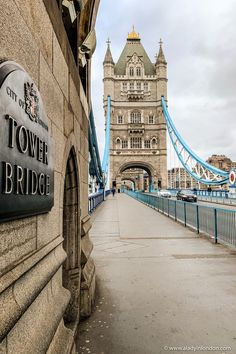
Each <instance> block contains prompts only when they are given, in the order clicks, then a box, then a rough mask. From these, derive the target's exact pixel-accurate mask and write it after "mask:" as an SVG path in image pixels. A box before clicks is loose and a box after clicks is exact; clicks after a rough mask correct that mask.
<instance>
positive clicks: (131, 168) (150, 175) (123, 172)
mask: <svg viewBox="0 0 236 354" xmlns="http://www.w3.org/2000/svg"><path fill="white" fill-rule="evenodd" d="M144 171H145V172H144ZM142 175H143V177H142ZM127 178H128V179H130V178H131V179H133V180H134V181H135V188H136V190H137V189H141V190H146V191H152V190H153V189H157V188H161V178H160V177H159V175H158V174H157V172H156V171H155V169H154V167H153V166H152V165H151V164H149V163H145V162H141V161H140V162H139V161H133V162H132V161H131V162H126V163H124V164H123V165H121V166H120V168H119V170H118V173H117V175H116V180H115V182H116V186H117V189H119V188H120V187H121V184H122V180H125V179H127ZM141 178H142V179H143V181H142V183H140V179H141ZM145 183H146V185H145Z"/></svg>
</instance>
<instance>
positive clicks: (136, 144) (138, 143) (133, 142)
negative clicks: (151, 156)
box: [130, 136, 142, 149]
mask: <svg viewBox="0 0 236 354" xmlns="http://www.w3.org/2000/svg"><path fill="white" fill-rule="evenodd" d="M130 147H131V149H141V148H142V138H141V137H139V136H133V137H131V138H130Z"/></svg>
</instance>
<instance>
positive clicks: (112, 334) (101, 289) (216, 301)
mask: <svg viewBox="0 0 236 354" xmlns="http://www.w3.org/2000/svg"><path fill="white" fill-rule="evenodd" d="M93 219H94V220H93V227H92V230H91V237H92V240H93V243H94V251H93V257H94V259H95V263H96V272H97V289H98V293H97V301H96V307H95V311H94V313H93V314H92V316H91V317H90V318H89V319H88V320H86V321H84V322H82V323H81V324H80V326H79V328H80V329H79V336H78V338H79V339H78V347H79V353H80V354H84V353H91V354H159V353H163V354H164V353H172V352H173V351H174V349H172V348H171V347H179V349H178V353H186V352H188V351H186V346H188V347H192V348H193V347H200V349H201V350H200V349H199V351H200V352H201V353H210V352H212V349H211V350H210V351H208V350H207V348H206V347H207V346H208V347H211V348H212V347H230V348H231V352H232V353H236V334H235V317H236V272H235V269H236V255H235V252H233V250H230V249H229V248H226V247H224V246H222V245H215V244H213V243H211V242H210V241H209V240H208V239H205V238H203V237H199V236H197V234H196V233H194V232H192V231H190V230H189V229H187V228H184V227H183V226H181V225H180V224H178V223H176V222H174V221H173V220H171V219H169V218H167V217H166V216H163V215H161V214H159V213H158V212H157V211H155V210H153V209H151V208H149V207H147V206H146V205H144V204H142V203H140V202H138V201H136V200H134V199H133V198H131V197H129V196H127V195H124V194H120V195H119V194H118V195H116V196H115V197H112V196H110V197H109V198H108V200H107V201H106V202H105V203H103V204H102V205H101V206H100V207H99V208H98V210H97V211H96V212H95V213H94V215H93ZM181 347H182V349H181ZM228 350H229V348H221V349H220V350H215V351H214V352H216V353H221V354H222V353H226V352H227V351H228ZM190 352H193V349H191V351H190Z"/></svg>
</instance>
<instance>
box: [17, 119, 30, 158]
mask: <svg viewBox="0 0 236 354" xmlns="http://www.w3.org/2000/svg"><path fill="white" fill-rule="evenodd" d="M16 143H17V146H18V149H19V151H20V152H22V153H23V154H25V153H26V151H27V150H28V135H27V130H26V128H25V127H24V126H23V125H21V126H20V127H18V128H17V131H16Z"/></svg>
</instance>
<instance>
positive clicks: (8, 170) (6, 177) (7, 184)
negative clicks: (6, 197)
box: [2, 161, 13, 194]
mask: <svg viewBox="0 0 236 354" xmlns="http://www.w3.org/2000/svg"><path fill="white" fill-rule="evenodd" d="M2 165H3V169H2V170H3V188H2V192H3V193H4V194H11V193H12V189H13V181H12V174H13V168H12V165H11V164H10V163H9V162H5V161H4V162H3V163H2Z"/></svg>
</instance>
